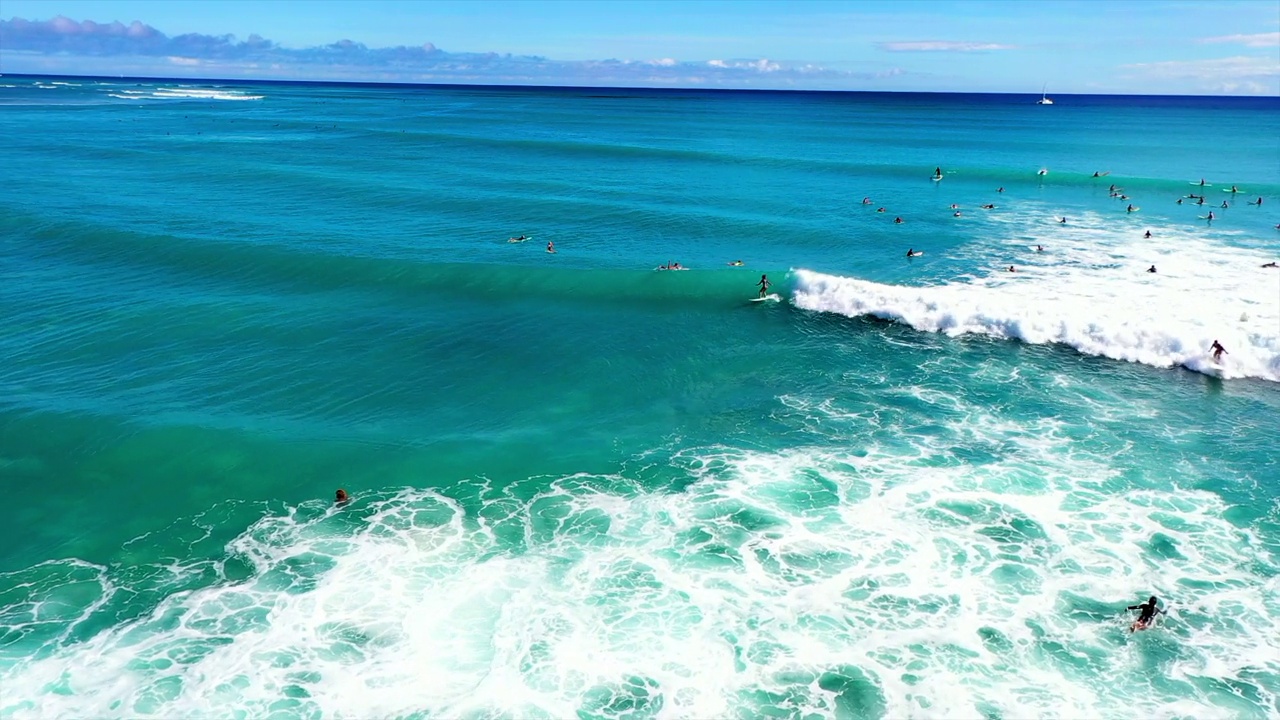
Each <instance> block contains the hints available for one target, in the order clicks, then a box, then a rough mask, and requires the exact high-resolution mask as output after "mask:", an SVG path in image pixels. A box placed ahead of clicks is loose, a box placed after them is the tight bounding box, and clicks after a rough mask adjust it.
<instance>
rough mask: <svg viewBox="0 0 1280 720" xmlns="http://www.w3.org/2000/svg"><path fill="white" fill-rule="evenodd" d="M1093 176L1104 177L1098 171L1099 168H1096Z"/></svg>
mask: <svg viewBox="0 0 1280 720" xmlns="http://www.w3.org/2000/svg"><path fill="white" fill-rule="evenodd" d="M1093 176H1094V177H1102V176H1101V175H1099V174H1098V171H1097V170H1094V171H1093Z"/></svg>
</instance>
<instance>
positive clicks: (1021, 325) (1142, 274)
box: [794, 215, 1280, 381]
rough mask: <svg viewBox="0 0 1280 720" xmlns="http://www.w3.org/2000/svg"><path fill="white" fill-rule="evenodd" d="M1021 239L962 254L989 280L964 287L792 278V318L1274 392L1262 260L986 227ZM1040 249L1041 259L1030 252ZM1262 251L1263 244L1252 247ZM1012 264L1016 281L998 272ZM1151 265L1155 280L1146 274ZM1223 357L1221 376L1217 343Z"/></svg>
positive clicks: (1153, 242) (1152, 242) (1195, 246)
mask: <svg viewBox="0 0 1280 720" xmlns="http://www.w3.org/2000/svg"><path fill="white" fill-rule="evenodd" d="M990 222H993V223H996V224H999V223H1006V224H1009V225H1011V226H1016V227H1017V228H1019V229H1021V232H1019V231H1018V230H1012V229H1009V230H1008V231H1007V232H1005V233H993V234H994V235H997V236H998V237H1002V239H1001V240H998V241H995V242H992V243H989V244H986V245H977V246H975V247H974V248H970V249H967V250H965V251H962V252H963V253H966V254H968V255H969V256H970V257H969V258H968V259H970V260H974V261H976V262H978V263H979V264H981V265H985V266H986V267H990V268H992V272H991V273H989V274H986V275H983V276H980V277H975V278H971V279H970V280H968V281H965V282H953V283H949V284H946V285H936V286H922V287H920V286H903V285H886V284H881V283H875V282H869V281H865V280H858V279H854V278H849V277H839V276H835V275H826V274H822V273H817V272H811V271H807V270H799V271H797V273H796V276H797V279H798V283H797V287H796V291H795V297H794V303H795V304H796V305H797V306H798V307H802V308H805V309H809V310H817V311H822V312H833V313H839V314H841V315H847V316H850V317H857V316H862V315H872V316H875V317H880V318H885V319H889V320H895V321H898V322H902V323H905V324H908V325H910V326H912V327H914V328H917V329H919V330H924V331H928V332H941V333H945V334H947V335H962V334H965V333H980V334H984V335H990V336H994V337H1001V338H1016V339H1019V340H1022V341H1024V342H1030V343H1063V344H1066V345H1070V346H1071V347H1074V348H1076V349H1077V350H1079V351H1080V352H1083V353H1087V354H1090V355H1101V356H1104V357H1109V358H1115V359H1118V360H1128V361H1131V362H1140V363H1145V364H1148V365H1153V366H1156V367H1173V366H1183V367H1186V368H1188V369H1191V370H1196V371H1199V372H1204V373H1211V374H1215V375H1221V376H1222V377H1227V378H1242V377H1254V378H1264V379H1267V380H1271V381H1280V272H1277V271H1276V270H1275V269H1274V268H1262V267H1260V266H1261V265H1262V264H1263V263H1264V262H1267V261H1269V260H1273V259H1274V258H1273V257H1271V256H1270V255H1268V254H1265V253H1264V252H1263V251H1262V250H1258V249H1249V248H1247V247H1239V246H1238V245H1240V244H1247V240H1248V238H1244V237H1241V238H1233V239H1235V240H1237V241H1238V242H1237V243H1235V244H1231V245H1229V244H1224V243H1222V242H1220V241H1215V237H1216V238H1218V239H1219V240H1220V239H1221V238H1222V237H1223V236H1225V235H1226V234H1227V233H1225V232H1222V231H1218V232H1216V234H1209V233H1208V231H1206V232H1199V233H1197V232H1189V231H1185V230H1172V229H1162V230H1161V231H1160V237H1157V238H1153V239H1149V240H1148V239H1143V238H1142V237H1141V232H1142V227H1141V226H1126V227H1125V229H1124V230H1123V231H1120V232H1118V231H1116V230H1115V229H1114V227H1113V223H1112V222H1111V221H1109V220H1108V219H1106V218H1102V217H1100V216H1097V215H1086V216H1082V217H1077V218H1073V219H1072V221H1071V224H1070V225H1068V226H1066V227H1063V228H1061V229H1057V228H1054V229H1053V230H1054V232H1053V234H1052V235H1051V237H1052V238H1053V239H1052V240H1047V239H1045V237H1048V236H1050V235H1049V234H1048V233H1037V232H1036V231H1035V230H1034V229H1033V230H1032V231H1031V232H1027V231H1026V230H1025V228H1026V227H1027V226H1028V225H1030V224H1031V223H1030V221H1028V219H1027V218H1025V217H1005V218H1001V217H1000V216H992V218H991V219H990ZM1036 244H1042V245H1045V246H1046V247H1045V252H1042V253H1037V252H1034V247H1035V245H1036ZM1258 245H1259V246H1263V245H1264V244H1263V243H1258ZM1010 265H1013V266H1015V268H1016V271H1015V272H1007V271H1006V270H1004V268H1007V267H1008V266H1010ZM1151 265H1155V266H1156V269H1157V272H1156V273H1147V272H1146V270H1147V268H1148V267H1149V266H1151ZM1215 339H1216V340H1218V341H1220V342H1221V343H1222V344H1223V346H1225V347H1226V348H1227V356H1226V357H1225V358H1224V362H1223V364H1222V366H1221V367H1218V366H1216V365H1215V364H1214V363H1213V362H1212V359H1211V357H1210V353H1209V346H1210V344H1211V343H1212V342H1213V341H1214V340H1215Z"/></svg>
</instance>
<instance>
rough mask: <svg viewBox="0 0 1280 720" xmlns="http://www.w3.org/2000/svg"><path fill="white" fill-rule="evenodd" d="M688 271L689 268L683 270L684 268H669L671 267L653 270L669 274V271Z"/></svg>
mask: <svg viewBox="0 0 1280 720" xmlns="http://www.w3.org/2000/svg"><path fill="white" fill-rule="evenodd" d="M688 269H689V268H684V267H680V268H671V267H665V268H664V267H656V268H654V270H662V271H665V272H671V271H673V270H688Z"/></svg>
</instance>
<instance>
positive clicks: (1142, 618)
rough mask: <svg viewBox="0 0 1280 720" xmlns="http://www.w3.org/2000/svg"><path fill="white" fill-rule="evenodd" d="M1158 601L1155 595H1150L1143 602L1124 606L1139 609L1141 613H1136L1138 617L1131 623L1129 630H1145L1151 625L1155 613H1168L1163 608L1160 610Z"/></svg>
mask: <svg viewBox="0 0 1280 720" xmlns="http://www.w3.org/2000/svg"><path fill="white" fill-rule="evenodd" d="M1158 602H1159V601H1158V600H1156V596H1155V595H1152V596H1151V599H1150V600H1147V601H1146V602H1145V603H1139V604H1137V605H1130V606H1129V607H1127V608H1125V610H1140V611H1141V613H1139V614H1138V619H1137V620H1135V621H1134V622H1133V624H1132V625H1130V626H1129V632H1135V631H1137V630H1146V629H1147V628H1149V627H1151V624H1152V623H1153V622H1155V619H1156V615H1157V614H1161V613H1163V614H1165V615H1168V614H1169V613H1167V612H1165V611H1164V610H1161V609H1160V608H1159V607H1158V606H1157V603H1158Z"/></svg>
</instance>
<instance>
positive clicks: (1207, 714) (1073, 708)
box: [0, 391, 1280, 718]
mask: <svg viewBox="0 0 1280 720" xmlns="http://www.w3.org/2000/svg"><path fill="white" fill-rule="evenodd" d="M921 399H922V400H925V401H927V402H930V403H935V404H941V405H943V406H945V407H947V408H948V409H949V410H959V411H960V412H961V413H962V415H963V419H957V420H956V421H954V422H953V423H952V424H951V425H950V426H949V429H948V438H949V439H948V441H947V443H946V444H949V443H951V442H953V441H954V440H955V439H956V438H957V437H964V438H968V440H969V441H972V442H985V443H989V444H992V445H997V444H998V445H1001V446H1003V447H1005V448H1007V449H1008V451H1007V452H1006V453H1004V454H1003V456H1002V457H999V458H996V459H994V460H993V461H992V462H990V463H986V464H981V465H978V464H972V463H966V464H955V463H951V464H943V465H938V464H936V463H931V462H930V460H931V459H936V458H937V457H938V456H939V455H940V454H941V453H945V452H946V450H947V448H946V447H945V446H944V444H938V439H937V438H936V437H932V436H929V435H921V436H918V437H913V438H911V442H910V443H909V444H908V445H906V446H898V447H896V448H895V449H892V450H890V449H888V448H886V447H882V446H878V445H875V444H873V443H860V444H854V443H852V442H851V444H853V446H854V450H852V451H833V450H832V449H831V443H830V442H828V441H830V440H831V439H833V438H834V437H838V436H841V435H842V434H843V433H844V432H845V430H844V428H851V427H852V425H851V424H850V418H849V417H848V416H847V415H845V414H842V413H840V412H839V411H838V410H837V409H835V408H832V407H831V406H830V404H829V403H826V402H814V401H807V400H804V399H801V398H789V399H787V401H786V405H785V406H786V407H787V408H789V409H790V410H789V412H791V413H793V414H794V415H795V416H796V417H797V418H798V419H799V421H801V422H806V423H807V422H811V423H813V426H812V428H811V430H810V431H809V432H811V433H812V435H813V436H814V438H815V440H820V441H822V442H821V443H820V445H817V446H814V447H797V448H795V449H793V450H789V451H785V452H776V453H766V452H750V451H742V450H736V449H730V448H718V447H713V448H699V449H689V450H686V451H683V452H679V453H677V454H676V455H675V458H674V460H673V462H674V465H675V467H677V468H680V469H681V470H682V471H683V473H685V474H686V475H687V476H688V477H689V478H690V479H693V480H696V482H694V483H693V484H692V485H690V486H689V487H687V488H686V489H684V490H683V491H679V492H667V493H657V492H643V491H641V490H640V489H639V487H638V485H637V483H635V482H633V481H631V480H629V479H628V478H627V477H626V475H627V474H626V473H624V475H623V476H607V477H597V476H585V475H580V476H571V477H564V478H560V479H559V480H556V481H554V482H551V483H548V482H547V481H546V480H545V479H539V478H535V479H532V480H531V481H530V483H531V487H542V488H544V489H543V490H542V491H540V492H534V493H528V492H524V490H523V488H521V487H519V486H517V487H514V488H509V489H508V490H507V491H504V492H498V491H491V492H488V493H487V498H488V499H487V501H486V502H485V503H483V507H482V508H481V509H479V510H478V511H477V509H476V508H475V507H474V506H472V507H471V508H470V509H467V506H466V504H465V503H462V502H459V501H458V500H457V499H454V498H451V497H447V496H444V495H441V494H437V493H434V492H431V491H423V490H404V491H401V492H398V493H395V494H393V495H389V496H385V497H382V498H380V499H372V500H358V501H357V504H356V505H353V506H352V507H349V508H346V509H342V510H330V511H327V512H324V513H320V512H317V511H316V509H315V508H311V509H307V508H300V509H296V510H294V511H291V512H289V513H287V514H284V515H272V516H270V517H266V518H264V519H263V520H261V521H260V522H258V523H256V524H255V525H254V526H253V527H251V528H250V529H249V530H248V531H247V532H246V533H244V534H243V535H242V536H241V537H239V538H237V539H236V540H235V541H234V542H233V543H232V550H234V551H235V553H236V554H237V555H239V556H241V557H244V558H247V559H248V560H249V562H250V563H251V564H252V566H253V568H254V571H253V573H252V576H251V577H250V578H249V579H247V580H244V581H238V582H231V581H227V582H222V583H220V584H217V585H215V586H212V587H205V588H203V589H198V590H194V591H190V592H188V591H181V592H175V593H173V594H171V595H170V596H169V597H168V598H167V599H165V600H164V601H163V602H161V603H160V605H159V607H158V608H157V609H156V610H155V611H154V612H153V613H151V614H149V615H148V616H147V617H144V618H141V619H138V620H133V621H128V622H123V623H120V624H117V625H115V626H112V627H109V628H108V629H106V630H105V631H103V632H101V633H98V634H97V635H95V636H94V637H92V638H91V639H89V640H87V641H85V642H83V643H81V644H76V645H68V646H64V647H59V648H57V649H54V650H52V651H51V652H49V653H48V654H45V655H42V656H39V657H36V658H35V659H30V660H23V661H20V662H19V663H18V664H17V665H15V666H13V667H11V668H9V669H8V671H0V672H4V675H3V678H2V679H3V681H4V686H5V688H6V693H5V697H4V700H3V701H0V714H5V715H13V716H15V717H51V716H61V717H70V716H80V717H86V716H104V715H155V716H163V717H212V716H219V717H221V716H228V715H233V714H236V713H243V714H245V715H248V716H266V715H269V714H271V713H273V712H283V713H288V714H291V715H295V714H297V715H315V716H332V717H339V716H348V717H389V716H406V715H412V714H424V715H426V716H444V717H461V716H504V717H506V716H510V717H574V716H581V717H609V718H638V717H733V716H760V715H761V714H762V713H763V710H764V709H765V708H772V711H773V712H777V711H779V710H785V711H786V712H788V713H793V714H794V715H796V716H806V715H808V714H809V713H817V714H818V715H819V716H824V717H836V716H871V717H874V716H879V715H886V716H889V717H929V718H948V717H956V718H968V717H975V716H980V715H984V714H985V715H991V714H998V715H1002V716H1004V717H1134V716H1138V717H1170V716H1194V717H1204V718H1212V717H1222V718H1226V717H1240V716H1250V715H1259V714H1265V713H1266V712H1267V711H1266V708H1273V707H1275V705H1274V703H1275V702H1276V701H1277V697H1276V695H1275V686H1274V685H1269V683H1270V680H1268V678H1272V679H1274V678H1277V677H1280V595H1277V586H1276V580H1275V577H1276V564H1275V558H1273V557H1271V556H1270V555H1268V554H1267V551H1266V550H1265V546H1264V545H1263V544H1261V543H1260V542H1258V538H1256V537H1254V536H1253V535H1252V534H1251V533H1250V532H1249V531H1248V530H1244V529H1241V528H1238V527H1236V526H1235V525H1233V524H1232V523H1231V522H1229V521H1227V520H1226V519H1225V518H1224V512H1225V511H1226V510H1227V507H1226V505H1225V504H1224V503H1223V501H1222V500H1221V499H1220V498H1219V497H1217V496H1216V495H1213V494H1211V493H1207V492H1198V491H1186V490H1184V491H1181V492H1179V493H1177V494H1176V495H1174V494H1169V493H1165V492H1157V491H1155V490H1141V489H1135V490H1131V491H1130V492H1127V493H1124V494H1115V493H1114V492H1110V493H1109V492H1108V491H1106V490H1104V489H1103V486H1104V485H1106V484H1107V483H1108V482H1109V481H1111V480H1112V479H1114V477H1115V476H1116V474H1117V472H1119V468H1116V467H1114V466H1113V465H1112V464H1111V458H1109V457H1092V456H1088V455H1086V454H1081V453H1080V452H1079V450H1078V448H1077V447H1075V446H1073V443H1072V441H1071V440H1070V439H1069V436H1068V434H1065V433H1062V432H1060V428H1059V427H1058V426H1057V425H1056V424H1055V422H1053V421H1051V420H1047V421H1044V422H1042V423H1039V424H1036V425H1035V426H1033V427H1027V426H1026V425H1024V424H1015V423H1009V422H1005V421H1004V420H1002V419H1000V418H998V417H994V416H990V415H987V414H985V412H984V411H983V410H982V409H980V408H975V407H971V406H968V405H966V403H965V402H964V401H963V400H962V399H960V398H958V397H955V396H951V395H948V394H946V393H944V392H939V391H930V392H929V393H927V396H921ZM806 418H807V419H806ZM851 437H855V436H852V435H851ZM637 464H639V465H643V464H644V463H637ZM522 497H524V498H530V497H531V499H520V498H522ZM201 571H205V572H207V571H209V567H208V566H207V565H201V566H197V567H194V568H168V569H165V572H174V573H186V574H192V573H197V572H201ZM102 575H103V576H105V575H106V573H102ZM91 577H92V575H89V576H87V577H86V578H81V580H82V581H85V580H87V579H89V578H91ZM177 584H178V585H180V586H181V583H177ZM107 592H108V590H106V589H104V591H103V594H106V593H107ZM1150 593H1155V594H1157V595H1160V596H1162V597H1171V598H1172V599H1173V603H1174V604H1173V605H1172V610H1171V617H1170V618H1169V619H1168V620H1167V621H1166V622H1165V623H1164V625H1163V626H1161V627H1160V628H1159V629H1157V630H1155V631H1151V632H1147V633H1143V634H1139V635H1130V634H1129V633H1128V632H1127V628H1126V622H1127V620H1128V618H1127V617H1126V614H1125V613H1124V612H1123V607H1124V605H1126V604H1131V603H1134V602H1137V601H1138V600H1141V599H1145V596H1146V595H1147V594H1150ZM33 614H35V613H33ZM1172 644H1176V646H1177V649H1176V651H1175V650H1172V649H1171V646H1172ZM1153 664H1154V665H1158V666H1159V674H1160V675H1161V677H1164V678H1168V680H1169V684H1161V683H1153V682H1150V681H1149V679H1148V673H1150V672H1151V667H1152V665H1153ZM1228 683H1231V684H1234V687H1236V688H1237V689H1238V690H1237V692H1236V694H1233V693H1231V692H1223V691H1221V690H1220V688H1223V687H1226V686H1227V684H1228ZM1240 688H1245V690H1243V691H1242V690H1239V689H1240ZM1250 698H1252V700H1251V699H1250Z"/></svg>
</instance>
